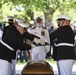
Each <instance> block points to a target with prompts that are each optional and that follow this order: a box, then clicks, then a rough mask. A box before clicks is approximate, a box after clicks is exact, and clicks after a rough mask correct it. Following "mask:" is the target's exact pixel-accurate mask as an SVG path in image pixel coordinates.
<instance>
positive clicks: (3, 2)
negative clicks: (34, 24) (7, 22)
mask: <svg viewBox="0 0 76 75" xmlns="http://www.w3.org/2000/svg"><path fill="white" fill-rule="evenodd" d="M59 14H65V15H68V16H70V17H71V19H72V22H74V21H76V0H0V20H1V21H4V18H5V17H6V16H8V15H12V16H15V17H17V18H18V17H20V18H24V19H25V21H26V22H29V20H34V18H35V17H37V16H41V17H42V18H43V19H44V21H45V26H46V27H47V26H49V25H52V23H53V22H55V21H56V18H57V16H58V15H59Z"/></svg>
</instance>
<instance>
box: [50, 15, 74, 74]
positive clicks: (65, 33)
mask: <svg viewBox="0 0 76 75" xmlns="http://www.w3.org/2000/svg"><path fill="white" fill-rule="evenodd" d="M57 21H58V25H59V28H58V29H57V30H56V31H54V32H53V33H51V34H50V39H51V40H54V39H57V44H55V46H56V47H57V52H56V53H57V54H56V61H57V66H58V71H59V75H72V68H73V64H74V60H75V54H74V38H75V35H74V32H73V30H72V29H71V27H70V21H71V19H70V18H69V17H67V16H65V15H60V16H59V17H58V19H57Z"/></svg>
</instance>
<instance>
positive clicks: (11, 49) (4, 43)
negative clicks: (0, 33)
mask: <svg viewBox="0 0 76 75" xmlns="http://www.w3.org/2000/svg"><path fill="white" fill-rule="evenodd" d="M0 42H1V44H3V45H4V46H6V47H7V48H8V49H10V50H11V51H14V49H13V48H12V47H10V46H9V45H8V44H6V43H5V42H3V41H2V40H1V41H0Z"/></svg>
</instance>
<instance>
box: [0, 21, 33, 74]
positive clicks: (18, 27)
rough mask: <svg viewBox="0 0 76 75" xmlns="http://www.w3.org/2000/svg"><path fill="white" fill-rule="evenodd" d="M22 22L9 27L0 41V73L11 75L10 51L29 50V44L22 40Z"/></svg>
mask: <svg viewBox="0 0 76 75" xmlns="http://www.w3.org/2000/svg"><path fill="white" fill-rule="evenodd" d="M24 27H25V26H24V24H23V23H21V22H19V23H18V24H15V25H14V26H12V27H10V28H9V29H8V31H7V32H6V34H5V35H4V37H3V38H2V40H1V42H0V75H12V74H11V73H12V72H11V70H12V67H11V63H12V59H13V57H12V53H14V52H16V50H17V49H20V50H26V49H27V50H29V49H31V48H32V46H31V45H30V44H27V43H26V42H25V43H24V42H23V39H24V38H23V36H22V34H23V33H24Z"/></svg>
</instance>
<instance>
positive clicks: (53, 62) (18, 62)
mask: <svg viewBox="0 0 76 75" xmlns="http://www.w3.org/2000/svg"><path fill="white" fill-rule="evenodd" d="M46 61H47V62H49V63H50V64H56V61H54V60H53V59H51V58H48V59H46ZM25 63H26V61H25V60H24V61H23V62H20V60H17V62H16V64H25ZM74 64H75V65H76V61H75V63H74Z"/></svg>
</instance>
